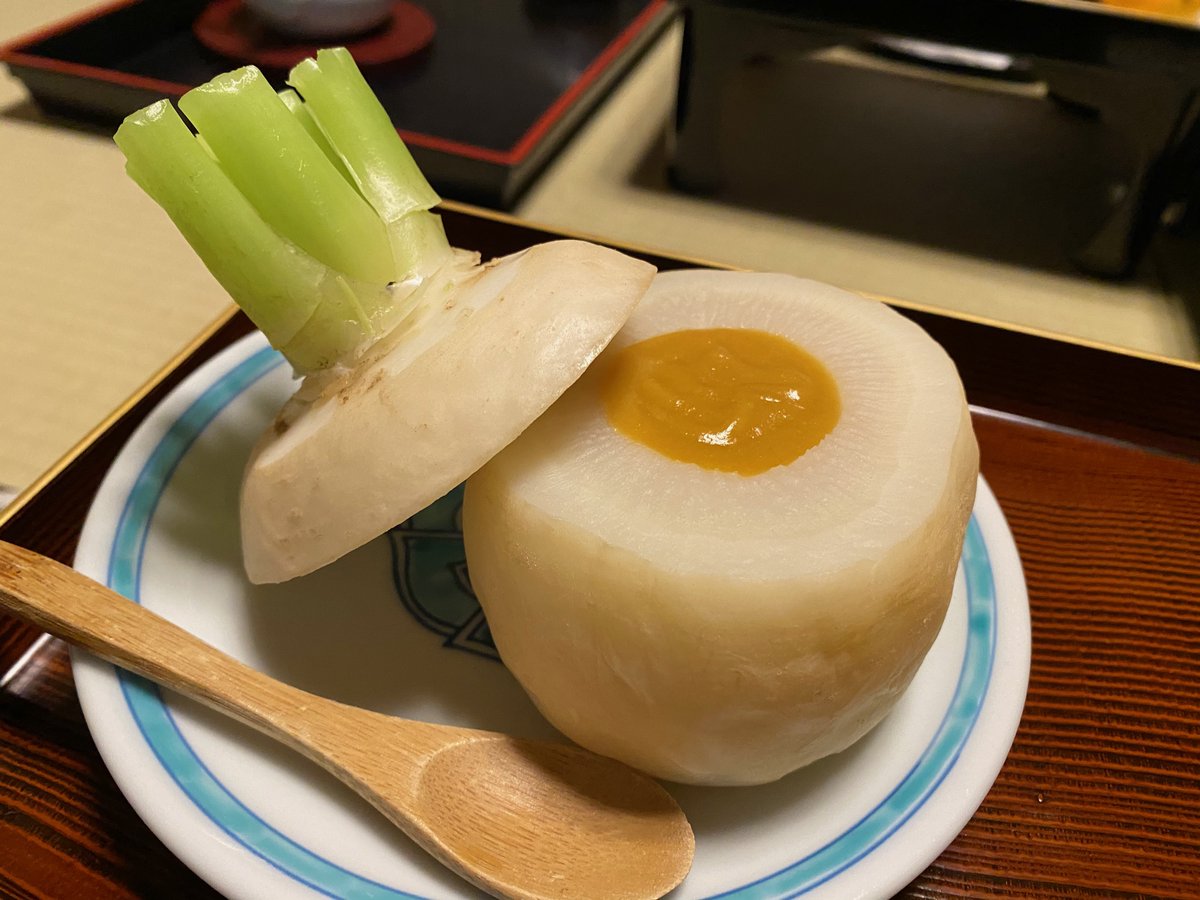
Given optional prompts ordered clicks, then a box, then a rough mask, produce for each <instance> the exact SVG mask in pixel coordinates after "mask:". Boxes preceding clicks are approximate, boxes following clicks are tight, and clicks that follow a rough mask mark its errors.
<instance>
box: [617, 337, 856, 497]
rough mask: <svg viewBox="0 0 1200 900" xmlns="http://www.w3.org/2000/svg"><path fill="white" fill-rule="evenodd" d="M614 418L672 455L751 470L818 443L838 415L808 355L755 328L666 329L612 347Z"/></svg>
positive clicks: (819, 368)
mask: <svg viewBox="0 0 1200 900" xmlns="http://www.w3.org/2000/svg"><path fill="white" fill-rule="evenodd" d="M601 378H602V380H601V387H600V391H601V397H602V400H603V403H604V409H605V413H606V414H607V416H608V421H609V422H610V424H611V425H612V426H613V427H614V428H616V429H617V430H618V431H620V432H621V433H622V434H624V435H625V436H626V437H629V438H631V439H632V440H635V441H637V442H639V443H641V444H644V445H646V446H647V447H650V448H651V449H653V450H657V451H658V452H659V453H662V454H663V455H665V456H668V457H670V458H671V459H676V460H679V461H680V462H686V463H694V464H695V465H698V466H702V467H703V468H705V469H715V470H718V471H722V472H737V473H738V474H740V475H757V474H759V473H761V472H765V471H767V470H768V469H772V468H774V467H775V466H783V465H787V464H788V463H791V462H793V461H795V460H796V459H798V458H799V457H800V456H801V454H803V453H804V452H805V451H807V450H810V449H811V448H813V447H815V446H816V445H817V444H819V443H820V442H821V439H822V438H824V437H825V435H827V434H829V432H830V431H832V430H833V427H834V426H835V425H836V424H837V421H838V417H839V416H840V415H841V400H840V398H839V396H838V389H837V383H836V382H835V381H834V379H833V376H832V375H831V374H830V373H829V370H828V369H826V368H825V366H824V365H822V364H821V362H820V360H818V359H817V358H816V357H814V356H813V355H812V354H810V353H807V352H805V351H804V350H802V349H801V348H800V347H798V346H797V345H796V344H794V343H793V342H792V341H789V340H788V339H787V338H784V337H781V336H779V335H777V334H772V333H770V332H767V331H760V330H758V329H753V328H699V329H688V330H684V331H671V332H667V333H666V334H660V335H656V336H655V337H652V338H647V339H646V340H644V341H639V342H638V343H636V344H631V345H630V346H628V347H625V348H624V349H622V350H620V351H618V352H617V353H616V354H615V357H614V358H612V359H611V361H610V363H609V364H608V365H607V366H606V368H605V370H604V371H603V373H602V375H601Z"/></svg>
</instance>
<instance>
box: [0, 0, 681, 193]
mask: <svg viewBox="0 0 1200 900" xmlns="http://www.w3.org/2000/svg"><path fill="white" fill-rule="evenodd" d="M208 5H209V0H116V2H109V3H104V4H101V5H99V6H96V7H95V8H92V9H89V10H87V11H86V12H84V13H83V14H82V15H80V16H77V17H74V18H72V19H69V20H66V21H64V22H60V23H58V24H55V25H51V26H49V27H48V28H45V29H42V30H41V31H39V32H37V33H35V34H31V35H28V36H26V37H23V38H19V39H17V40H16V41H14V42H12V43H10V44H8V45H7V46H5V47H2V48H0V62H4V63H7V65H8V67H9V68H10V69H11V70H12V72H13V74H14V75H16V76H17V77H18V78H20V79H21V80H22V81H24V82H25V85H26V87H28V89H29V91H30V93H31V94H32V96H33V98H34V100H35V101H37V102H38V103H39V104H41V105H42V106H43V107H45V108H46V109H47V110H49V111H51V112H57V113H65V114H68V115H72V116H85V117H87V118H89V119H94V120H98V121H100V122H102V123H104V124H110V125H114V126H115V125H116V124H117V123H119V122H120V120H121V119H122V118H123V117H124V116H126V115H128V114H129V113H131V112H133V111H134V110H136V109H138V108H139V107H141V106H144V105H146V104H147V103H151V102H153V101H154V100H157V99H159V98H161V97H164V96H166V97H178V96H180V95H182V94H183V93H184V92H185V91H187V90H188V89H189V88H191V87H194V86H196V85H197V84H201V83H203V82H205V81H207V80H208V79H210V78H212V77H214V76H215V75H217V74H219V73H221V72H225V71H228V70H230V69H232V68H235V67H236V66H238V65H242V64H245V63H246V62H249V61H252V60H247V59H241V58H233V57H229V56H225V55H222V54H220V53H217V52H214V51H213V50H211V49H209V47H207V46H206V45H205V44H204V43H203V42H202V41H201V40H199V39H198V38H197V36H196V34H195V33H194V23H195V22H196V21H197V18H198V17H199V16H200V15H201V14H202V13H203V12H204V11H205V10H206V7H208ZM416 5H417V6H419V7H420V8H421V10H422V11H423V12H424V13H425V14H426V15H427V16H428V17H429V19H431V20H432V22H433V27H434V29H435V31H434V34H433V38H432V41H431V42H430V43H429V44H428V46H425V47H424V48H423V49H421V50H420V51H419V52H417V53H414V54H412V55H410V56H408V57H405V58H402V59H398V60H395V61H391V62H384V63H381V64H378V65H367V64H365V63H364V65H363V66H362V67H363V69H364V74H365V75H366V77H367V80H368V82H369V83H370V84H371V86H372V88H373V89H374V90H375V92H376V94H377V95H378V96H379V98H380V100H381V101H382V103H383V104H384V106H385V108H386V109H387V110H388V113H389V115H390V116H391V118H392V121H394V122H395V123H396V125H397V128H398V129H399V131H400V133H401V135H402V136H403V137H404V139H405V141H406V142H407V143H408V144H409V146H410V147H411V148H412V151H413V155H414V157H415V158H416V160H417V163H418V164H419V165H420V167H421V169H422V171H423V172H425V174H426V175H427V176H428V177H429V179H430V181H431V182H432V183H433V184H434V186H435V187H436V188H437V189H438V190H440V191H441V192H443V193H444V194H445V195H447V196H450V197H454V198H456V199H460V200H473V201H477V202H483V203H487V204H489V205H501V206H504V207H507V206H509V205H511V204H512V203H513V201H514V200H515V199H516V197H517V196H518V195H519V194H520V192H521V191H522V190H523V189H524V188H525V187H526V186H527V185H528V183H529V181H530V179H532V178H533V177H534V176H535V175H536V174H537V172H538V171H539V170H540V169H541V167H542V166H544V165H545V164H546V162H547V161H548V160H549V159H550V158H551V157H552V156H553V154H554V153H555V152H556V151H557V150H558V149H559V148H560V147H561V146H562V144H563V142H564V141H565V140H566V139H567V138H568V137H569V136H570V134H571V132H572V131H573V130H574V129H575V128H576V127H578V125H579V124H580V123H581V122H582V121H583V119H584V118H585V117H586V116H587V114H588V113H589V112H590V111H591V110H592V109H593V108H594V107H595V105H596V104H597V103H598V102H599V101H600V100H601V99H602V98H603V97H604V95H605V93H606V92H607V91H608V90H609V89H610V88H611V87H612V85H613V84H615V83H616V81H617V80H618V79H619V78H620V77H621V76H622V75H623V74H624V73H625V72H626V71H627V70H628V68H629V66H630V65H632V63H633V62H634V61H635V60H636V59H637V57H638V55H639V54H640V53H641V52H642V51H643V50H644V49H645V48H646V47H647V46H648V45H649V44H650V43H651V42H652V41H653V39H654V38H655V36H657V35H658V34H659V33H660V32H661V31H662V29H663V27H665V25H666V24H667V22H668V21H670V19H671V17H672V15H673V14H674V11H673V8H672V7H671V6H670V5H669V4H668V3H667V0H612V2H608V0H605V2H593V0H579V2H562V3H558V2H527V0H488V2H486V3H456V2H453V0H421V2H420V3H419V4H416ZM355 40H356V39H355V38H354V37H353V36H351V37H349V38H347V39H346V40H344V41H337V40H330V41H327V42H325V43H327V44H328V43H349V44H350V45H351V46H354V41H355ZM358 40H359V41H360V42H361V41H363V40H364V39H361V38H359V39H358ZM304 43H306V44H307V43H312V42H311V41H305V42H304ZM318 43H319V42H318ZM253 61H257V59H256V60H253ZM267 74H268V77H270V78H271V79H272V82H273V83H274V84H276V85H277V86H279V87H282V86H283V79H284V78H285V77H286V71H285V70H282V69H280V70H271V69H268V70H267Z"/></svg>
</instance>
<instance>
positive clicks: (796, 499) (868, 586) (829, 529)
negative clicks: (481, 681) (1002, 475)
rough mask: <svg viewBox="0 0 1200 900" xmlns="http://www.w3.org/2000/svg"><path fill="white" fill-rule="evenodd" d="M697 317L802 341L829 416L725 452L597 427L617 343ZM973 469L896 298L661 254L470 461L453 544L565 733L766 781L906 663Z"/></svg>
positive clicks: (953, 415) (901, 682)
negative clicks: (550, 383)
mask: <svg viewBox="0 0 1200 900" xmlns="http://www.w3.org/2000/svg"><path fill="white" fill-rule="evenodd" d="M703 329H753V330H756V331H763V332H768V333H770V334H772V335H778V336H781V337H784V338H786V339H788V340H789V341H791V342H794V343H795V344H796V345H797V346H798V347H800V348H802V349H803V350H804V351H807V353H808V354H811V356H813V357H815V358H816V359H817V360H818V361H819V362H820V363H821V364H823V366H824V367H825V369H827V371H828V373H829V374H830V375H831V376H832V378H833V381H834V382H835V383H836V386H837V391H838V395H839V400H840V411H839V413H838V416H837V421H836V424H835V425H833V427H832V430H830V431H829V432H828V433H827V434H826V435H825V436H824V438H823V439H822V440H820V441H819V442H818V443H817V444H816V445H815V446H812V447H811V449H808V450H807V451H805V452H802V454H801V455H799V457H798V458H796V459H795V460H794V461H792V462H789V463H786V464H781V465H776V466H774V467H772V468H769V469H767V470H766V471H762V472H760V473H758V474H754V475H742V474H739V473H738V472H735V471H717V470H714V469H712V468H706V467H704V466H701V465H697V464H693V463H689V462H681V461H679V460H678V459H674V458H671V457H669V456H668V455H665V454H664V453H662V452H659V451H658V450H655V449H651V447H649V446H646V445H645V444H644V443H642V442H640V441H639V440H634V439H631V438H630V437H628V436H627V435H626V434H625V433H623V432H622V431H621V430H619V429H618V428H616V427H614V426H613V424H612V422H611V421H610V419H609V416H608V415H607V413H606V408H605V400H604V396H603V391H604V390H605V385H606V384H607V383H608V382H606V379H607V378H609V377H610V376H609V374H607V373H608V372H609V371H610V367H611V366H613V365H616V362H614V361H615V360H618V359H620V358H621V354H622V353H623V352H625V351H627V350H628V349H629V348H630V347H634V346H639V345H641V343H642V342H645V341H646V340H647V339H649V338H652V337H655V336H657V335H664V334H669V333H672V332H681V331H687V330H703ZM664 402H666V403H667V404H670V403H673V402H675V401H673V400H672V399H671V398H670V397H668V398H666V399H665V401H664ZM977 475H978V450H977V446H976V442H975V438H974V434H973V432H972V429H971V424H970V418H969V413H968V409H967V405H966V401H965V398H964V395H963V390H962V386H961V383H960V381H959V378H958V375H957V373H956V371H955V369H954V366H953V364H952V363H951V361H950V359H949V358H948V357H947V356H946V354H945V353H944V352H943V351H942V350H941V348H940V347H938V346H937V344H936V343H934V342H933V341H932V340H931V339H930V338H929V337H928V336H927V335H926V334H925V333H924V332H922V331H921V330H920V329H919V328H918V327H917V326H915V325H914V324H912V323H911V322H909V321H908V320H907V319H904V318H903V317H902V316H900V315H899V314H897V313H896V312H894V311H892V310H890V309H888V308H887V307H886V306H884V305H883V304H880V303H877V302H875V301H870V300H866V299H864V298H862V297H859V296H857V295H853V294H849V293H846V292H843V291H839V290H837V289H834V288H831V287H827V286H824V285H819V284H815V283H813V282H807V281H802V280H799V279H796V278H792V277H790V276H783V275H765V274H746V273H716V272H681V273H668V274H663V275H659V276H657V278H656V279H655V281H654V284H653V285H652V287H651V289H650V291H649V292H648V294H647V295H646V297H645V298H644V300H643V301H642V303H641V305H640V306H639V308H638V309H637V311H636V312H635V313H634V315H633V316H632V317H631V318H630V320H629V321H628V322H627V323H626V325H625V327H624V329H623V330H622V331H621V332H620V333H619V334H618V335H617V337H616V338H615V339H614V341H613V342H612V343H611V344H610V345H609V347H608V349H607V350H606V351H605V352H604V353H603V354H602V355H601V356H600V358H599V359H598V360H597V361H596V362H595V363H594V364H593V366H592V367H591V368H589V370H588V371H587V372H586V373H585V374H584V376H583V377H582V378H581V379H580V380H579V381H578V382H577V383H576V384H575V385H574V386H573V387H572V388H571V389H570V390H569V391H567V393H566V394H564V395H563V397H562V398H561V399H560V400H559V401H558V402H557V403H556V404H555V405H554V406H553V407H551V408H550V410H549V411H547V412H546V413H545V414H544V415H543V416H542V417H541V418H540V419H538V421H537V422H535V423H534V424H533V425H532V426H531V427H530V428H529V429H528V430H526V431H525V432H524V433H523V434H522V435H521V436H520V437H519V438H518V439H517V440H515V441H514V442H513V443H512V444H510V445H509V446H508V447H507V448H506V449H505V450H503V451H502V452H501V453H499V454H498V455H497V456H496V457H495V458H493V459H492V460H491V462H489V463H488V464H487V465H486V466H484V467H483V468H482V469H480V470H479V471H478V472H477V473H476V474H475V475H473V476H472V477H471V479H470V480H469V481H468V483H467V491H466V497H465V501H464V509H463V528H464V538H465V541H466V547H467V561H468V567H469V569H470V572H471V581H472V585H473V587H474V589H475V591H476V593H477V594H478V596H479V599H480V602H481V603H482V605H483V607H484V609H485V612H486V614H487V617H488V622H489V624H490V627H491V631H492V634H493V637H494V639H495V641H496V644H497V647H498V649H499V650H500V653H501V656H502V658H503V659H504V661H505V663H506V664H507V665H508V667H509V668H510V669H511V670H512V671H513V673H514V674H515V675H516V676H517V678H518V680H520V682H521V683H522V685H523V686H524V687H525V689H526V690H527V691H528V692H529V694H530V695H531V697H532V698H533V699H534V701H535V702H536V703H537V705H538V707H539V708H540V709H541V710H542V712H543V713H544V714H545V715H546V716H547V718H548V719H549V720H550V721H551V722H552V723H553V724H554V725H555V726H557V727H558V728H559V729H560V730H562V731H563V732H564V733H565V734H567V735H568V736H569V737H571V738H572V739H574V740H576V741H578V742H579V743H580V744H582V745H584V746H586V747H588V748H589V749H592V750H594V751H596V752H599V753H602V754H605V755H608V756H612V757H615V758H617V759H620V760H622V761H624V762H627V763H630V764H632V765H634V766H637V767H638V768H641V769H643V770H645V771H647V772H650V773H652V774H655V775H658V776H661V777H664V778H669V779H673V780H678V781H684V782H695V783H706V784H754V783H761V782H766V781H771V780H774V779H777V778H779V777H781V776H782V775H785V774H787V773H788V772H790V771H792V770H794V769H796V768H799V767H800V766H803V765H806V764H807V763H809V762H812V761H814V760H816V759H819V758H821V757H823V756H826V755H828V754H830V753H834V752H837V751H839V750H842V749H844V748H845V747H847V746H849V745H850V744H852V743H853V742H854V741H856V740H857V739H858V738H860V737H861V736H862V735H863V734H865V733H866V732H867V731H868V730H870V729H871V728H872V727H874V726H875V725H876V724H877V723H878V722H879V721H880V720H881V719H882V718H883V716H884V715H886V713H887V712H888V711H889V710H890V709H891V708H892V706H893V705H894V703H895V701H896V700H897V699H898V697H899V696H900V694H901V693H902V692H903V691H904V689H905V688H906V687H907V686H908V684H909V682H910V680H911V679H912V677H913V675H914V674H915V672H916V670H917V667H918V666H919V665H920V662H921V661H922V659H923V658H924V656H925V654H926V653H927V651H928V649H929V647H930V645H931V644H932V642H933V639H934V637H935V636H936V634H937V632H938V630H939V629H940V627H941V623H942V621H943V618H944V615H945V612H946V608H947V606H948V603H949V599H950V596H951V593H952V588H953V580H954V573H955V570H956V566H957V561H958V557H959V554H960V552H961V547H962V540H963V534H964V530H965V526H966V522H967V518H968V516H969V514H970V510H971V507H972V503H973V499H974V491H975V485H976V479H977Z"/></svg>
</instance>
